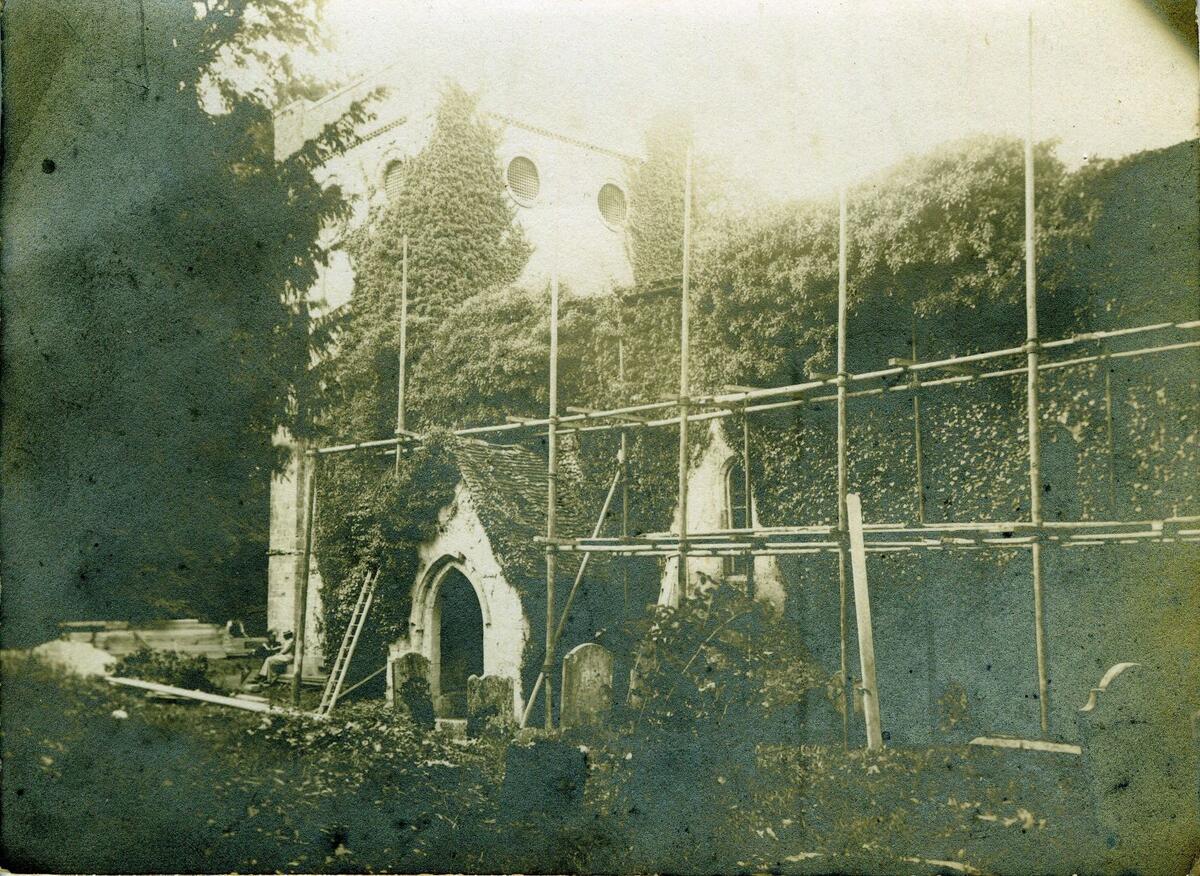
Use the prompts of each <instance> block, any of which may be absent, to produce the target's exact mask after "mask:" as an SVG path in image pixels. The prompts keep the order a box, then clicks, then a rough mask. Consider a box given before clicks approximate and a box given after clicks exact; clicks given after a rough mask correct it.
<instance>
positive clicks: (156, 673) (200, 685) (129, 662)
mask: <svg viewBox="0 0 1200 876" xmlns="http://www.w3.org/2000/svg"><path fill="white" fill-rule="evenodd" d="M113 675H120V676H125V677H129V678H140V679H142V680H143V681H157V682H159V683H161V684H169V685H172V686H174V687H184V688H187V689H188V690H203V691H208V692H209V693H216V692H217V686H216V685H215V684H213V683H212V680H211V679H210V678H209V677H208V658H207V657H205V656H204V655H203V654H193V655H190V656H189V655H187V654H180V653H179V652H177V651H156V650H154V649H152V648H147V647H144V646H143V647H141V648H138V650H136V651H134V652H133V653H132V654H127V655H125V656H124V657H122V658H121V659H120V660H118V661H117V665H116V667H115V668H114V669H113Z"/></svg>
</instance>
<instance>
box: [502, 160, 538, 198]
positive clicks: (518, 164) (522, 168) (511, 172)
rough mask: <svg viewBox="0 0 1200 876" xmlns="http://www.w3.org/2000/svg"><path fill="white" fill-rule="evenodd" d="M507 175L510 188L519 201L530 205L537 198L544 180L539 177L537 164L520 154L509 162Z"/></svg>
mask: <svg viewBox="0 0 1200 876" xmlns="http://www.w3.org/2000/svg"><path fill="white" fill-rule="evenodd" d="M506 177H507V180H508V190H509V191H510V192H512V196H513V197H514V198H515V199H516V200H517V203H519V204H523V205H525V206H529V205H530V204H532V203H533V202H534V201H535V200H537V196H538V191H539V190H540V189H541V187H542V181H541V179H540V178H539V177H538V169H537V165H536V164H534V163H533V162H532V161H530V160H529V159H528V158H526V157H525V156H524V155H518V156H517V157H516V158H514V159H513V160H512V161H510V162H509V163H508V173H507V174H506Z"/></svg>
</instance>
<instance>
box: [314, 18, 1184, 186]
mask: <svg viewBox="0 0 1200 876" xmlns="http://www.w3.org/2000/svg"><path fill="white" fill-rule="evenodd" d="M1030 9H1032V10H1033V14H1034V80H1035V109H1034V129H1035V136H1036V137H1037V138H1038V139H1044V138H1051V137H1054V138H1058V139H1059V140H1060V141H1061V146H1060V149H1059V154H1060V156H1061V157H1062V158H1063V160H1064V161H1066V162H1067V163H1068V164H1069V165H1071V166H1077V165H1078V164H1080V163H1081V162H1082V161H1084V160H1085V156H1089V155H1096V156H1103V157H1117V156H1121V155H1125V154H1128V153H1130V152H1136V151H1140V150H1143V149H1148V148H1153V147H1157V146H1165V145H1169V144H1172V143H1177V142H1179V141H1180V140H1184V139H1189V138H1191V137H1195V136H1197V121H1198V113H1200V110H1198V106H1200V86H1198V81H1197V78H1198V71H1197V58H1196V57H1195V56H1194V55H1193V54H1192V53H1191V52H1190V51H1189V50H1188V49H1187V48H1186V47H1184V46H1183V45H1182V44H1181V43H1180V42H1179V41H1178V40H1177V39H1176V38H1175V37H1173V35H1172V34H1171V33H1170V32H1169V31H1167V30H1166V29H1165V28H1164V27H1163V26H1162V25H1160V24H1159V22H1158V20H1157V19H1156V18H1155V17H1154V16H1153V15H1152V14H1151V13H1150V12H1148V11H1147V10H1145V9H1144V8H1143V6H1142V5H1141V3H1139V2H1137V0H970V2H968V0H960V2H951V0H923V2H916V0H886V2H885V0H857V2H854V0H807V2H805V0H794V2H791V3H781V2H766V0H763V2H740V0H723V2H716V0H690V2H686V3H685V2H681V0H677V2H661V0H660V2H653V0H650V2H647V0H641V2H634V0H574V2H570V0H560V2H553V3H552V2H550V0H498V2H495V0H494V2H491V3H488V4H486V5H485V4H483V3H480V2H478V0H439V2H429V0H422V2H413V0H329V5H328V7H327V23H328V26H329V28H330V35H331V37H332V38H333V39H334V41H335V45H336V54H335V55H334V57H333V61H334V63H335V64H336V66H337V68H338V71H339V72H340V73H342V74H343V75H346V76H350V77H353V76H356V75H362V74H364V73H369V72H371V71H372V70H377V69H379V68H382V67H384V66H386V65H389V64H394V65H395V68H394V69H393V73H394V74H398V78H400V79H401V80H407V81H412V82H413V83H414V86H416V85H417V83H421V86H418V87H427V85H428V83H430V82H433V81H437V80H440V79H443V78H446V77H453V78H456V79H458V80H459V81H461V82H462V83H463V84H464V85H466V86H468V87H471V88H480V87H482V89H483V90H484V92H485V94H486V96H487V98H488V103H489V104H491V105H499V106H502V107H504V108H505V110H506V111H507V112H510V113H512V114H513V115H517V116H519V117H521V118H523V119H526V120H528V121H530V122H534V123H538V124H542V125H544V126H546V127H549V128H553V129H555V130H559V131H563V132H565V133H571V134H575V135H576V136H580V137H582V138H584V139H587V140H590V141H592V142H596V143H599V144H602V145H608V146H611V147H613V148H618V149H625V150H628V151H633V152H640V151H641V136H642V131H643V130H644V128H645V126H646V123H647V121H648V120H649V119H650V118H652V117H653V116H654V114H655V113H656V112H658V111H660V110H662V109H666V108H681V109H683V110H685V111H688V112H691V113H692V114H693V115H694V117H695V119H696V130H697V140H698V146H697V148H698V151H699V152H701V153H703V154H705V155H706V156H707V157H708V158H710V159H711V160H714V161H716V162H717V163H718V165H719V166H723V167H726V168H731V169H732V170H731V172H732V173H733V174H734V176H735V178H736V179H738V180H739V181H740V182H741V183H743V186H742V187H743V188H744V190H745V191H747V192H755V193H763V194H766V195H769V196H771V197H781V198H782V197H790V196H795V195H812V194H819V193H824V192H828V191H830V190H831V189H833V188H835V187H836V186H837V185H838V184H839V183H840V182H841V181H843V180H844V181H852V180H855V179H858V178H861V177H863V176H865V175H867V174H869V173H871V172H874V171H876V170H879V169H880V168H882V167H885V166H887V165H888V164H891V163H893V162H895V161H896V160H897V159H899V158H901V157H903V156H904V155H906V154H910V153H919V152H922V151H925V150H927V149H929V148H930V147H932V146H934V145H936V144H938V143H942V142H944V141H946V140H949V139H953V138H956V137H961V136H964V135H967V134H972V133H980V132H988V133H1006V134H1014V135H1023V133H1024V128H1025V118H1026V94H1027V89H1026V75H1027V74H1026V70H1027V67H1026V38H1027V36H1026V35H1027V27H1028V13H1029V10H1030Z"/></svg>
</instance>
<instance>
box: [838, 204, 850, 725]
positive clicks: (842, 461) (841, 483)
mask: <svg viewBox="0 0 1200 876" xmlns="http://www.w3.org/2000/svg"><path fill="white" fill-rule="evenodd" d="M847 310H848V305H847V290H846V190H845V189H844V188H843V189H841V191H839V192H838V310H837V515H838V542H839V545H840V547H839V549H838V642H839V655H840V658H841V659H840V666H841V682H842V691H841V696H842V743H843V745H845V746H847V747H849V745H850V696H849V690H850V688H849V685H850V672H849V667H848V662H847V657H846V614H847V601H846V573H847V568H846V567H847V565H848V563H849V559H850V558H849V556H848V543H847V531H846V527H847V523H848V521H847V509H846V494H847V492H848V486H849V474H850V472H849V452H848V450H849V440H848V436H847V434H846V432H847V429H846V316H847Z"/></svg>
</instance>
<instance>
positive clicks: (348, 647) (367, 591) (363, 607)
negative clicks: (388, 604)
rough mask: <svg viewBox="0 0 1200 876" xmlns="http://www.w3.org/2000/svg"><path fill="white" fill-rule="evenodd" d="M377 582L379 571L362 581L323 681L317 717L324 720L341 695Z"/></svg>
mask: <svg viewBox="0 0 1200 876" xmlns="http://www.w3.org/2000/svg"><path fill="white" fill-rule="evenodd" d="M378 581H379V569H373V570H371V571H368V572H367V576H366V577H365V578H364V579H363V584H362V589H361V590H359V592H358V601H357V602H355V603H354V610H353V611H352V612H350V622H349V623H348V624H347V625H346V633H345V635H343V636H342V646H341V647H340V648H338V653H337V658H336V659H335V660H334V661H333V668H332V669H330V670H329V678H328V679H326V681H325V690H324V691H323V692H322V693H321V704H320V705H319V706H317V716H318V717H321V718H325V717H328V716H329V713H330V712H332V711H333V707H334V706H336V705H337V701H338V697H339V696H340V695H341V693H342V685H343V684H344V683H345V681H346V672H347V671H348V670H349V669H350V661H351V659H353V657H354V649H355V648H356V647H358V637H359V634H360V633H362V629H363V626H364V625H365V624H366V620H367V613H368V612H370V610H371V603H372V602H374V600H375V585H376V583H377V582H378Z"/></svg>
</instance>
